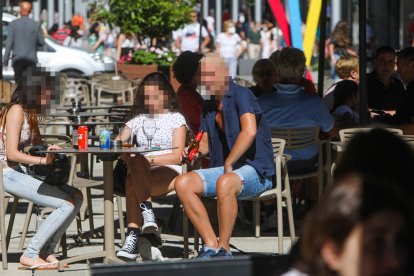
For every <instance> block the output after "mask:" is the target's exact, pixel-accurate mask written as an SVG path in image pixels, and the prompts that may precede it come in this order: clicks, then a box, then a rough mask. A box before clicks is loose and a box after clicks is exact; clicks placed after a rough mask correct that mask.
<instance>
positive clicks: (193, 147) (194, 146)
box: [187, 131, 204, 162]
mask: <svg viewBox="0 0 414 276" xmlns="http://www.w3.org/2000/svg"><path fill="white" fill-rule="evenodd" d="M203 133H204V131H199V132H198V133H197V135H196V137H195V138H194V140H193V141H191V144H190V146H189V147H188V157H187V159H188V161H189V162H191V161H193V160H194V157H195V156H196V154H197V152H198V147H199V146H200V141H201V138H202V137H203Z"/></svg>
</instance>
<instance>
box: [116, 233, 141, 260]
mask: <svg viewBox="0 0 414 276" xmlns="http://www.w3.org/2000/svg"><path fill="white" fill-rule="evenodd" d="M116 256H118V257H123V258H127V259H131V260H136V259H137V258H139V257H140V255H139V250H138V236H137V235H135V234H134V232H132V231H131V232H129V235H128V236H127V237H126V239H125V242H124V245H123V246H122V248H121V250H119V251H118V253H116Z"/></svg>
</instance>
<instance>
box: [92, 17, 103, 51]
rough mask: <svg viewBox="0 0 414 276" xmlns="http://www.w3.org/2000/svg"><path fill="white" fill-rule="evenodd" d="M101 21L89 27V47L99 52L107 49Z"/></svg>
mask: <svg viewBox="0 0 414 276" xmlns="http://www.w3.org/2000/svg"><path fill="white" fill-rule="evenodd" d="M100 28H101V27H100V24H99V22H95V23H93V24H92V26H91V27H90V28H89V36H88V40H89V48H90V49H91V50H92V51H94V52H96V53H99V54H102V53H103V52H104V50H105V38H104V37H103V36H102V35H101V32H100Z"/></svg>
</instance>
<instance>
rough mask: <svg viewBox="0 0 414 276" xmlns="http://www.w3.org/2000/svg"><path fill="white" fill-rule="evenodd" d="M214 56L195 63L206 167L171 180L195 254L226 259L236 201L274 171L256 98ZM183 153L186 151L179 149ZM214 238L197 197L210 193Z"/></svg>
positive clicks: (257, 189) (267, 184) (255, 191)
mask: <svg viewBox="0 0 414 276" xmlns="http://www.w3.org/2000/svg"><path fill="white" fill-rule="evenodd" d="M228 70H229V69H228V67H227V65H226V63H225V62H224V60H223V59H222V58H221V57H219V56H217V55H206V57H204V58H203V59H202V60H201V62H200V70H199V72H200V84H202V85H203V86H204V87H205V88H206V90H203V92H202V93H204V94H205V95H206V96H207V95H208V96H210V97H213V96H214V99H215V101H214V102H213V101H211V102H208V104H207V105H206V106H205V109H204V111H203V115H202V119H201V126H200V131H204V133H203V136H202V139H201V141H200V146H199V148H198V151H199V152H200V154H207V153H209V156H210V163H209V168H208V169H201V170H193V171H191V172H189V173H186V174H183V175H180V176H179V177H177V178H176V180H175V182H174V185H175V190H176V192H177V195H178V198H179V199H180V201H181V203H182V205H183V208H184V211H185V213H186V215H187V216H188V218H189V219H190V221H191V222H192V223H193V225H194V227H195V229H196V230H197V232H198V233H200V236H201V238H202V239H203V241H204V246H203V249H202V250H201V251H200V252H199V254H198V258H203V259H207V258H215V257H231V256H232V254H231V252H230V238H231V235H232V232H233V227H234V224H235V221H236V217H237V199H243V198H251V197H255V196H257V195H259V194H261V193H262V192H264V191H266V190H268V189H270V188H271V187H272V181H271V178H272V176H273V175H274V174H275V165H274V162H273V154H272V145H271V137H270V130H269V127H268V125H267V123H266V119H265V118H264V116H263V114H262V111H261V109H260V107H259V105H258V104H257V101H256V97H254V95H253V93H252V92H251V91H250V90H248V89H247V88H244V87H241V86H238V85H236V84H235V83H234V82H233V81H232V80H231V79H230V78H229V71H228ZM183 155H187V152H186V151H184V152H183ZM216 196H217V202H218V203H217V212H218V220H219V236H218V237H217V236H216V234H215V233H214V231H213V228H212V226H211V223H210V220H209V217H208V214H207V211H206V208H205V207H204V205H203V203H202V201H201V199H200V197H216Z"/></svg>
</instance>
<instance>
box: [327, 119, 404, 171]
mask: <svg viewBox="0 0 414 276" xmlns="http://www.w3.org/2000/svg"><path fill="white" fill-rule="evenodd" d="M371 129H372V128H371V127H355V128H344V129H341V130H339V143H337V142H336V143H334V142H331V143H333V145H334V149H335V150H336V151H337V152H338V155H337V156H340V153H341V152H343V151H344V150H345V146H346V144H347V143H348V142H349V141H350V140H351V139H352V137H354V136H355V134H358V133H361V132H368V131H370V130H371ZM385 129H386V130H388V131H389V132H391V133H393V134H395V135H398V136H403V131H402V130H401V129H399V128H385ZM335 167H336V162H333V163H332V166H331V175H333V174H334V171H335Z"/></svg>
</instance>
